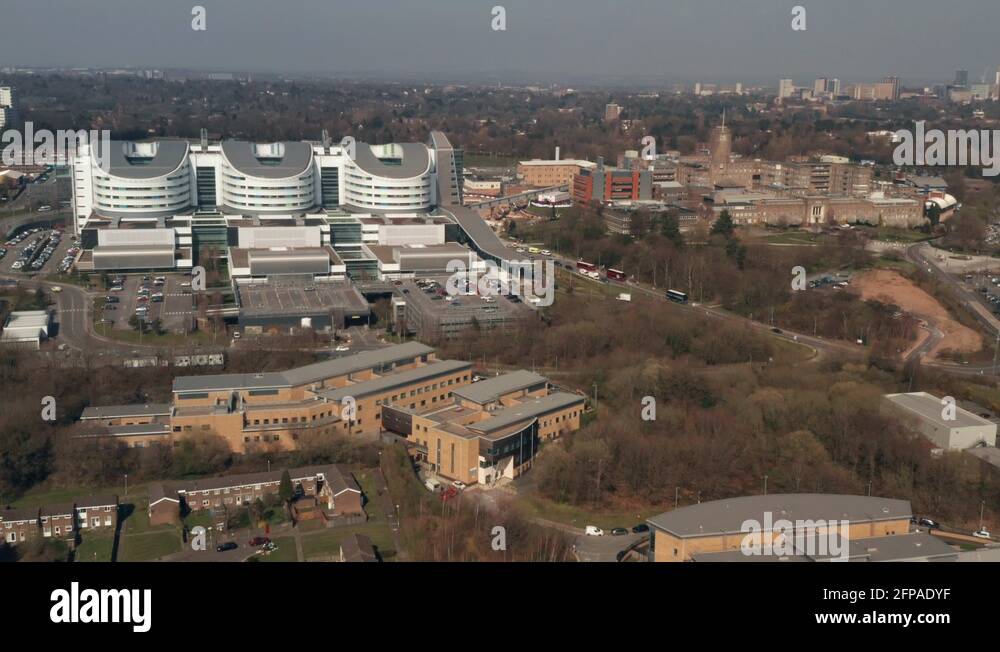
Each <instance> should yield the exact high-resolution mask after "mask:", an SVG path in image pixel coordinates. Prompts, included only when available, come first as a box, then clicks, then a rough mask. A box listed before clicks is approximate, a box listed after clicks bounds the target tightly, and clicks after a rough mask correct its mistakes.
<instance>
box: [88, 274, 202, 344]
mask: <svg viewBox="0 0 1000 652" xmlns="http://www.w3.org/2000/svg"><path fill="white" fill-rule="evenodd" d="M116 278H123V282H122V284H121V286H120V287H121V289H120V290H117V291H111V290H109V291H108V293H107V297H111V298H112V302H107V303H105V308H104V313H103V315H102V318H103V319H105V320H109V322H110V323H109V325H110V327H111V328H114V329H122V330H128V329H130V328H131V327H130V326H129V323H128V321H129V318H130V317H132V315H134V314H137V313H136V309H137V308H140V307H145V308H146V311H145V315H144V316H143V318H144V320H145V321H146V322H147V323H148V322H153V321H155V320H157V319H159V320H160V323H161V325H162V328H163V330H165V331H183V330H185V329H190V328H191V323H192V320H193V319H194V315H195V309H194V295H193V294H192V293H191V288H190V286H189V285H188V286H185V285H184V284H190V282H191V279H190V277H188V276H186V275H181V274H123V275H121V276H115V275H111V279H112V280H114V279H116ZM158 278H162V279H163V280H162V285H158V284H157V279H158ZM112 287H118V286H112ZM143 289H145V290H146V291H145V292H143V293H142V295H140V291H141V290H143ZM157 295H162V296H159V297H158V296H157ZM143 296H145V299H143V298H142V297H143ZM115 299H117V301H114V300H115Z"/></svg>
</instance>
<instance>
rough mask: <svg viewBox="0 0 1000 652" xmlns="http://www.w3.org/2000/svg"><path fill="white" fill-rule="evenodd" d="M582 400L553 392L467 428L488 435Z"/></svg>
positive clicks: (524, 402) (502, 411) (568, 394)
mask: <svg viewBox="0 0 1000 652" xmlns="http://www.w3.org/2000/svg"><path fill="white" fill-rule="evenodd" d="M583 402H584V398H583V397H582V396H579V395H577V394H570V393H569V392H553V393H551V394H549V395H548V396H542V397H539V398H531V399H528V400H526V401H521V402H519V403H518V404H517V405H512V406H510V407H505V408H501V409H499V410H497V411H495V412H491V413H490V414H492V415H493V416H491V417H490V418H489V419H485V420H483V421H479V422H476V423H470V424H469V425H468V426H466V427H467V428H469V429H470V430H475V431H476V432H482V433H489V432H492V431H495V430H500V429H503V428H507V427H508V426H512V425H514V424H515V423H519V422H521V421H525V420H528V419H534V418H537V417H540V416H544V415H546V414H548V413H550V412H555V411H556V410H562V409H565V408H567V407H570V406H571V405H574V404H576V403H583Z"/></svg>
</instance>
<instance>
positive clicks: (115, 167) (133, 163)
mask: <svg viewBox="0 0 1000 652" xmlns="http://www.w3.org/2000/svg"><path fill="white" fill-rule="evenodd" d="M131 145H132V144H131V143H130V142H128V141H124V140H113V141H111V149H110V151H109V152H108V153H107V156H106V160H107V164H106V166H105V167H104V168H103V169H104V171H105V172H107V173H108V174H111V175H114V176H116V177H121V178H123V179H155V178H156V177H162V176H165V175H167V174H170V173H171V172H173V171H174V170H176V169H177V168H178V167H180V165H181V164H182V163H184V161H186V160H187V154H188V144H187V141H184V140H160V141H157V142H156V143H155V146H156V154H155V155H154V156H153V158H152V159H149V160H146V159H138V158H133V159H130V158H129V157H128V156H126V152H127V151H128V149H129V147H130V146H131ZM100 154H101V155H102V157H103V155H104V153H103V152H100ZM95 160H99V159H98V158H96V157H95ZM140 160H141V162H140Z"/></svg>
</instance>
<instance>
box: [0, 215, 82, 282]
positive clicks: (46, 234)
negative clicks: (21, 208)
mask: <svg viewBox="0 0 1000 652" xmlns="http://www.w3.org/2000/svg"><path fill="white" fill-rule="evenodd" d="M2 245H3V246H2V248H0V251H2V252H3V253H2V254H0V272H3V273H15V274H17V273H20V274H38V273H59V272H63V271H66V269H67V267H65V266H63V260H64V258H65V257H66V256H67V255H69V254H68V251H69V250H70V249H72V248H74V247H75V246H76V243H75V242H74V241H73V240H72V239H71V237H70V236H69V235H66V234H65V233H62V232H59V231H54V230H52V229H49V228H43V227H32V228H30V229H26V230H23V231H20V232H18V233H17V234H16V235H12V236H11V237H10V238H8V239H7V240H5V241H3V243H2Z"/></svg>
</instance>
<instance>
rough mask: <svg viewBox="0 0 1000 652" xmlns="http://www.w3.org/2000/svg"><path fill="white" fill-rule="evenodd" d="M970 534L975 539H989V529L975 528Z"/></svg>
mask: <svg viewBox="0 0 1000 652" xmlns="http://www.w3.org/2000/svg"><path fill="white" fill-rule="evenodd" d="M972 536H974V537H976V538H977V539H989V538H990V533H989V530H976V531H975V532H973V533H972Z"/></svg>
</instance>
